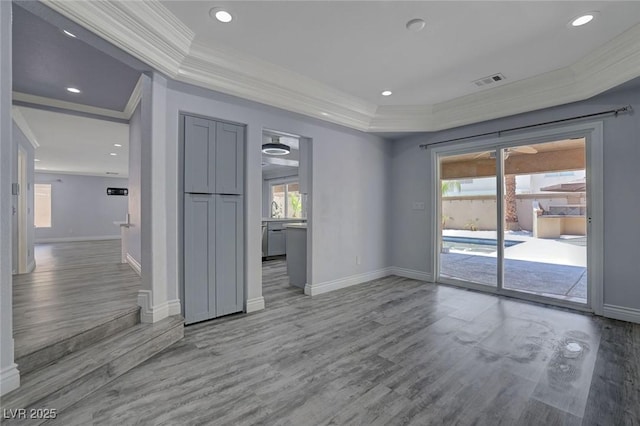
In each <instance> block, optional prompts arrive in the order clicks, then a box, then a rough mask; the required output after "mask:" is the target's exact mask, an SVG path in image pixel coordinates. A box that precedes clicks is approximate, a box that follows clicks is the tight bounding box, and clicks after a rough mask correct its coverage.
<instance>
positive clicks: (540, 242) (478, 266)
mask: <svg viewBox="0 0 640 426" xmlns="http://www.w3.org/2000/svg"><path fill="white" fill-rule="evenodd" d="M443 235H445V236H456V237H465V238H479V239H488V240H492V239H496V232H495V231H465V230H445V232H444V234H443ZM505 239H506V240H510V241H521V243H519V244H517V245H514V246H511V247H506V248H505V265H504V268H505V283H504V288H506V289H511V290H518V291H525V292H528V293H533V294H538V295H542V296H548V297H553V298H556V299H563V300H569V301H573V302H578V303H586V299H587V273H586V272H587V268H586V237H573V236H564V237H562V238H559V239H555V240H551V239H540V238H534V237H532V236H531V235H530V233H528V232H509V233H507V234H506V235H505ZM440 261H441V275H443V276H445V277H451V278H456V279H459V280H463V281H470V282H474V283H479V284H485V285H490V286H496V276H497V267H496V264H497V258H496V252H491V253H486V252H485V253H478V252H474V251H473V247H471V248H458V249H457V248H456V247H455V246H454V247H452V248H451V249H450V250H449V253H441V257H440Z"/></svg>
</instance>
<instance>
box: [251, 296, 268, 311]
mask: <svg viewBox="0 0 640 426" xmlns="http://www.w3.org/2000/svg"><path fill="white" fill-rule="evenodd" d="M264 308H265V304H264V297H262V296H260V297H254V298H253V299H248V300H247V313H250V312H256V311H261V310H263V309H264Z"/></svg>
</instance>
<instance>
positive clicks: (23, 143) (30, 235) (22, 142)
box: [11, 122, 35, 273]
mask: <svg viewBox="0 0 640 426" xmlns="http://www.w3.org/2000/svg"><path fill="white" fill-rule="evenodd" d="M12 141H13V143H12V145H11V149H12V157H13V160H12V161H13V168H12V170H11V175H12V176H11V181H12V182H18V147H20V148H22V149H23V150H24V151H25V152H26V154H27V187H26V188H20V191H26V194H27V268H29V267H33V266H34V259H33V243H34V238H35V233H34V227H33V179H34V163H33V160H34V152H35V150H34V149H33V145H31V143H30V142H29V141H28V140H27V137H26V136H25V135H24V133H22V130H20V128H19V127H18V126H17V125H16V124H15V122H14V123H13V134H12ZM11 203H12V205H13V208H14V209H15V210H14V211H15V212H18V196H17V195H14V196H12V197H11ZM12 227H13V231H12V233H11V237H12V238H11V239H12V246H13V262H12V263H13V271H14V273H15V271H17V270H18V215H17V214H14V215H13V223H12Z"/></svg>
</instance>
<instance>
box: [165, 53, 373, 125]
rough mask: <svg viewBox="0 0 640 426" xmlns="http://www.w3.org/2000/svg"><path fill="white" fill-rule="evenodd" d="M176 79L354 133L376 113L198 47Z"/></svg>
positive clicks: (271, 67) (321, 88)
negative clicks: (343, 127) (354, 130)
mask: <svg viewBox="0 0 640 426" xmlns="http://www.w3.org/2000/svg"><path fill="white" fill-rule="evenodd" d="M176 79H177V80H180V81H183V82H185V83H190V84H195V85H197V86H201V87H205V88H208V89H213V90H216V91H219V92H223V93H227V94H230V95H234V96H238V97H241V98H244V99H249V100H252V101H256V102H260V103H263V104H267V105H271V106H275V107H278V108H282V109H286V110H289V111H293V112H297V113H301V114H304V115H308V116H311V117H315V118H319V119H321V120H325V121H332V122H334V123H337V124H341V125H344V126H348V127H352V128H355V129H358V130H367V129H368V128H369V123H370V121H371V117H372V116H373V115H374V114H375V111H376V105H375V104H372V103H369V102H366V101H363V100H361V99H359V98H357V97H355V96H351V95H348V94H346V93H344V92H341V91H339V90H336V89H334V88H333V87H331V86H328V85H326V84H323V83H320V82H318V81H316V80H313V79H311V78H308V77H305V76H303V75H300V74H297V73H295V72H293V71H290V70H288V69H286V68H282V67H280V66H277V65H275V64H271V63H269V62H266V61H262V60H259V59H256V58H252V57H248V56H246V55H242V54H240V53H239V52H237V51H232V50H229V49H224V48H220V47H216V48H213V47H205V46H202V45H200V44H198V43H193V45H192V47H191V51H190V52H189V56H188V57H186V58H185V61H184V62H183V64H182V66H181V67H180V71H179V73H178V76H177V78H176ZM325 114H327V115H325Z"/></svg>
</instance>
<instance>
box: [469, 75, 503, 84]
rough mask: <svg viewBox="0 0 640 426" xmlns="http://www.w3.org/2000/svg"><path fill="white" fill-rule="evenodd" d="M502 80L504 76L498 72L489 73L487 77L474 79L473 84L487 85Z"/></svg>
mask: <svg viewBox="0 0 640 426" xmlns="http://www.w3.org/2000/svg"><path fill="white" fill-rule="evenodd" d="M503 80H506V78H505V76H504V75H502V74H500V73H498V74H493V75H490V76H488V77H482V78H480V79H478V80H476V81H474V82H473V84H475V85H476V86H478V87H482V86H488V85H490V84H496V83H499V82H501V81H503Z"/></svg>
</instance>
